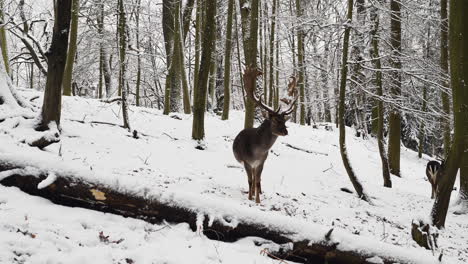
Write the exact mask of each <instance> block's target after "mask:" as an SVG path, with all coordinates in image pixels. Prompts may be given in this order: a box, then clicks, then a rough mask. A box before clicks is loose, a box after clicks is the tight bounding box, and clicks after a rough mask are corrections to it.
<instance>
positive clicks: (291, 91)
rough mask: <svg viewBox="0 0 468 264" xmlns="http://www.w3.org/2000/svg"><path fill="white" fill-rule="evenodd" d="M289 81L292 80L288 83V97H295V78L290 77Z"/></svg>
mask: <svg viewBox="0 0 468 264" xmlns="http://www.w3.org/2000/svg"><path fill="white" fill-rule="evenodd" d="M289 79H292V80H291V81H290V82H289V83H288V95H289V96H291V97H293V96H296V95H297V89H296V76H291V77H289Z"/></svg>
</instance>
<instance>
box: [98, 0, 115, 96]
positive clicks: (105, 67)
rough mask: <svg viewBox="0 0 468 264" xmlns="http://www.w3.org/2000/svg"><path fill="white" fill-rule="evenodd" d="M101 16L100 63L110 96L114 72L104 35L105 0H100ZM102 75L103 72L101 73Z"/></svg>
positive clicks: (99, 22)
mask: <svg viewBox="0 0 468 264" xmlns="http://www.w3.org/2000/svg"><path fill="white" fill-rule="evenodd" d="M99 12H100V14H99V16H98V21H97V25H98V34H99V37H100V38H101V39H100V41H99V65H100V68H101V69H100V72H101V71H102V77H100V78H104V85H105V87H106V97H107V98H109V97H111V96H112V73H111V71H110V66H109V60H108V58H107V54H108V52H107V47H106V43H105V36H104V0H101V1H100V2H99ZM100 76H101V73H100ZM99 89H100V91H101V92H100V97H99V98H102V95H103V91H102V89H103V87H102V80H101V79H100V86H99Z"/></svg>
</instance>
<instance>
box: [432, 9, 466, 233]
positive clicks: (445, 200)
mask: <svg viewBox="0 0 468 264" xmlns="http://www.w3.org/2000/svg"><path fill="white" fill-rule="evenodd" d="M466 10H468V1H456V0H452V1H451V2H450V12H449V14H450V18H449V20H450V25H449V36H450V41H449V45H450V46H449V49H450V75H451V86H452V96H453V113H454V131H455V133H454V137H453V141H452V145H451V147H450V152H449V154H448V156H447V159H446V162H445V163H444V165H443V166H442V169H441V171H440V172H439V173H440V176H438V178H439V179H440V180H439V182H438V184H437V192H436V198H435V201H434V205H433V207H432V211H431V218H432V223H433V224H434V225H435V226H437V227H439V228H440V227H443V226H445V220H446V217H447V211H448V206H449V202H450V196H451V194H452V189H453V185H454V183H455V178H456V176H457V171H458V168H459V167H460V163H461V160H462V157H463V153H464V152H465V146H466V145H467V139H468V108H467V105H468V65H467V64H466V61H467V59H468V27H466V25H468V16H467V15H466V14H465V11H466Z"/></svg>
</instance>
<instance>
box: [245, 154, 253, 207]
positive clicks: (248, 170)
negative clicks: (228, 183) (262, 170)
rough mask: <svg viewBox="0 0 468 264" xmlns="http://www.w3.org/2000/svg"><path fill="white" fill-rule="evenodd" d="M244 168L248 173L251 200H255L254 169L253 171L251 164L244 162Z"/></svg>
mask: <svg viewBox="0 0 468 264" xmlns="http://www.w3.org/2000/svg"><path fill="white" fill-rule="evenodd" d="M244 168H245V172H246V173H247V180H248V182H249V200H253V197H252V196H253V190H254V189H253V182H254V181H253V177H254V176H253V173H252V172H253V171H252V167H250V166H249V164H247V163H244Z"/></svg>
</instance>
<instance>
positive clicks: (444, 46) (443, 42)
mask: <svg viewBox="0 0 468 264" xmlns="http://www.w3.org/2000/svg"><path fill="white" fill-rule="evenodd" d="M440 20H441V23H440V68H441V69H442V72H443V76H442V78H443V80H444V81H443V82H442V86H443V87H444V88H445V89H449V85H448V83H447V82H446V81H445V79H446V78H448V19H447V0H441V1H440ZM441 97H442V109H443V110H444V117H443V118H442V120H441V121H442V132H443V137H444V156H447V155H448V152H449V148H450V117H449V116H450V100H449V97H448V93H447V92H446V91H444V90H442V92H441Z"/></svg>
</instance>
